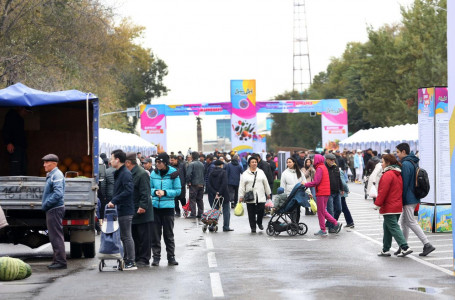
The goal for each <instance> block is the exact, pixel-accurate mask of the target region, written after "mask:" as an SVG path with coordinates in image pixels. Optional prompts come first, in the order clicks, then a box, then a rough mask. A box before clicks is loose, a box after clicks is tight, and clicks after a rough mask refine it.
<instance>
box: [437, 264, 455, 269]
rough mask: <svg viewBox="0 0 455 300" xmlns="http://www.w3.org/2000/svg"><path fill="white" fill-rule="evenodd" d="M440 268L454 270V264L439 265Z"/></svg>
mask: <svg viewBox="0 0 455 300" xmlns="http://www.w3.org/2000/svg"><path fill="white" fill-rule="evenodd" d="M439 266H440V267H443V268H452V267H453V264H450V265H439Z"/></svg>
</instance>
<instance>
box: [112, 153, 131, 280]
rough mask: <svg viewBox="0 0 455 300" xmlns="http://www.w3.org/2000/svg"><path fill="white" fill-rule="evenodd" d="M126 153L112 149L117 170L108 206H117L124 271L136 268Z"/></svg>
mask: <svg viewBox="0 0 455 300" xmlns="http://www.w3.org/2000/svg"><path fill="white" fill-rule="evenodd" d="M125 161H126V154H125V152H123V151H122V150H120V149H118V150H114V151H113V152H112V154H111V165H112V167H114V168H115V169H117V171H115V173H114V179H115V184H114V193H113V195H112V199H111V201H110V202H109V203H108V207H114V206H117V212H118V223H119V226H120V239H121V240H122V243H123V250H124V251H123V252H124V255H123V256H124V257H125V258H126V259H125V268H124V270H125V271H129V270H137V266H136V263H135V250H134V241H133V237H132V234H131V224H132V221H133V215H134V201H133V177H132V175H131V172H130V171H129V170H128V169H127V168H126V166H125Z"/></svg>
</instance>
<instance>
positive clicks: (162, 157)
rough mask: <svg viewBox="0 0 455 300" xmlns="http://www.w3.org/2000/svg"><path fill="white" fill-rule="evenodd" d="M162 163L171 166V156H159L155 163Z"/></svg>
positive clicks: (163, 154)
mask: <svg viewBox="0 0 455 300" xmlns="http://www.w3.org/2000/svg"><path fill="white" fill-rule="evenodd" d="M158 161H161V162H163V163H164V164H165V165H166V166H168V165H169V155H167V153H166V152H163V153H160V154H158V157H157V158H156V159H155V162H158Z"/></svg>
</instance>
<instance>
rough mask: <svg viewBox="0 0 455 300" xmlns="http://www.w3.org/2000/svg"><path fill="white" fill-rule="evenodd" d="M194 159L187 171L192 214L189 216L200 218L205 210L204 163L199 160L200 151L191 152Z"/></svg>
mask: <svg viewBox="0 0 455 300" xmlns="http://www.w3.org/2000/svg"><path fill="white" fill-rule="evenodd" d="M191 156H192V157H193V161H192V162H191V163H190V164H189V165H188V170H187V171H186V182H187V184H188V188H189V189H190V209H191V214H190V216H189V217H188V218H196V216H197V217H198V218H200V217H201V215H202V213H203V212H204V201H203V200H202V198H203V197H204V183H205V178H204V165H203V164H202V163H201V162H200V161H199V153H197V152H193V153H191ZM196 205H197V215H196Z"/></svg>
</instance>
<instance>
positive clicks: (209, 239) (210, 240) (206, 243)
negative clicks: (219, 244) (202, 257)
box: [205, 236, 213, 250]
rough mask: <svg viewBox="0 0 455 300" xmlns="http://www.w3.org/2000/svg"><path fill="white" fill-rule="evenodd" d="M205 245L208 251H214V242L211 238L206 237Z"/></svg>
mask: <svg viewBox="0 0 455 300" xmlns="http://www.w3.org/2000/svg"><path fill="white" fill-rule="evenodd" d="M205 245H206V246H207V249H208V250H212V249H213V241H212V238H211V237H209V236H206V237H205Z"/></svg>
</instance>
